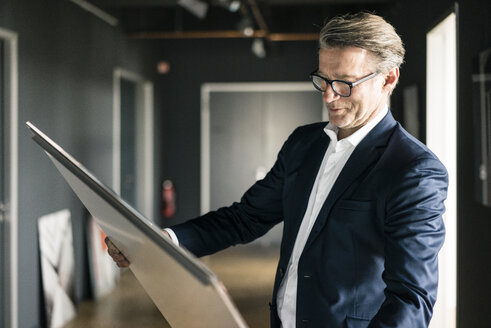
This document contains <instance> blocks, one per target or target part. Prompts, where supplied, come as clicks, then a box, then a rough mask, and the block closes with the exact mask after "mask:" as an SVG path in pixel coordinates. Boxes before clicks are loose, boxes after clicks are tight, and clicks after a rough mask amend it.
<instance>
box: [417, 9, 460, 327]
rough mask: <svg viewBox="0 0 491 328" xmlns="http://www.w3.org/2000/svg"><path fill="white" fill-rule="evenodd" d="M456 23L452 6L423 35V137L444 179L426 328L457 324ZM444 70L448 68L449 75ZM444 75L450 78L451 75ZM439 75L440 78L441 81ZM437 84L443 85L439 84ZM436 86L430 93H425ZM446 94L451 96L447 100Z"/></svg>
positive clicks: (457, 15)
mask: <svg viewBox="0 0 491 328" xmlns="http://www.w3.org/2000/svg"><path fill="white" fill-rule="evenodd" d="M458 20H459V10H458V4H457V3H454V5H453V6H452V7H451V8H449V10H447V11H445V12H443V13H442V15H441V17H438V20H437V21H435V23H434V24H433V25H432V26H430V28H429V29H428V30H427V31H426V53H427V59H426V67H427V72H426V95H427V96H426V121H425V125H426V131H425V136H426V137H425V139H426V144H427V145H428V146H429V147H430V148H431V149H432V151H433V152H435V153H436V155H437V156H438V157H439V158H440V159H441V160H442V162H443V163H444V165H445V166H446V168H447V171H448V175H449V186H448V193H447V200H446V201H445V207H446V212H445V214H444V215H443V217H444V220H445V229H446V235H445V244H444V245H443V247H442V249H441V250H440V253H439V255H438V258H439V260H438V261H439V288H438V297H437V301H436V304H435V306H434V308H433V310H434V311H433V318H432V320H431V322H430V326H429V327H431V328H439V327H445V328H453V327H456V326H457V313H458V311H457V306H458V304H457V303H458V297H457V220H458V218H457V213H458V199H457V190H458V185H457V184H458V178H457V177H458V167H457V164H458V163H457V148H458V147H457V138H458V127H457V125H458V120H457V116H458V94H459V92H458V90H459V85H458V81H459V71H458V42H459V34H458ZM449 28H451V29H449ZM449 48H451V49H453V50H455V51H451V50H449ZM442 49H443V51H442ZM441 54H445V56H446V57H445V58H442V57H441ZM450 67H452V68H453V70H454V71H453V72H452V70H451V69H450ZM449 72H452V73H455V75H454V76H452V75H450V74H451V73H449ZM441 73H444V74H446V75H445V76H444V78H442V76H441ZM441 80H443V81H445V83H443V84H442V83H440V81H441ZM437 85H438V87H436V90H432V89H431V88H432V87H434V86H437ZM452 94H454V95H455V97H449V96H448V95H452ZM442 113H444V115H442ZM442 117H443V118H444V119H442Z"/></svg>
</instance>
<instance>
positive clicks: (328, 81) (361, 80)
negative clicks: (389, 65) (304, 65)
mask: <svg viewBox="0 0 491 328" xmlns="http://www.w3.org/2000/svg"><path fill="white" fill-rule="evenodd" d="M377 74H378V72H373V73H371V74H368V75H367V76H365V77H362V78H361V79H359V80H358V81H355V82H349V81H344V80H329V79H328V78H326V77H324V76H322V75H320V74H319V69H316V70H314V71H313V72H312V73H310V75H309V78H310V80H311V81H312V84H313V85H314V88H316V89H317V90H319V91H320V92H326V91H327V84H329V85H330V86H331V89H332V91H334V93H335V94H337V95H338V96H340V97H345V98H348V97H350V96H351V92H352V91H353V87H355V86H357V85H358V84H360V83H363V82H365V81H368V80H370V79H371V78H374V77H375V76H376V75H377ZM314 76H316V77H319V78H321V79H322V80H324V81H326V83H327V84H326V90H322V89H321V88H320V87H319V86H318V85H317V84H315V83H314V79H313V77H314ZM333 82H341V83H345V84H347V85H348V86H349V95H347V96H345V95H342V94H340V93H339V92H338V91H336V89H335V88H334V87H333V85H332V84H333Z"/></svg>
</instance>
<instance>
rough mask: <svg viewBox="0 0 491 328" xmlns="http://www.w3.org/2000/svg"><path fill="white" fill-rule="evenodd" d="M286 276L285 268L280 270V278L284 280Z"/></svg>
mask: <svg viewBox="0 0 491 328" xmlns="http://www.w3.org/2000/svg"><path fill="white" fill-rule="evenodd" d="M284 275H285V271H284V270H283V268H280V277H282V278H283V276H284Z"/></svg>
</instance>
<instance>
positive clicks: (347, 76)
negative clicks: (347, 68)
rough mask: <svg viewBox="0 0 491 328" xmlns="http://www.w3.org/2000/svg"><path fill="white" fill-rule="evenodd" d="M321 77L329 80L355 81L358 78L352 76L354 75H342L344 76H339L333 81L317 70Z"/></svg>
mask: <svg viewBox="0 0 491 328" xmlns="http://www.w3.org/2000/svg"><path fill="white" fill-rule="evenodd" d="M317 71H318V72H319V73H320V74H321V75H323V76H324V77H326V78H328V79H329V80H355V79H357V78H358V77H357V76H354V75H349V74H344V75H339V76H337V77H336V78H335V79H331V78H330V77H328V76H327V74H324V73H323V72H321V71H320V70H317Z"/></svg>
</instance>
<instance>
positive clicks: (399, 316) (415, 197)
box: [369, 158, 448, 328]
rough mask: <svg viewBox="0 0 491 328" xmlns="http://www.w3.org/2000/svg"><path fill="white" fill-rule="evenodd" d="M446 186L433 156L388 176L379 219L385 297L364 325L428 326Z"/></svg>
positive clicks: (379, 327)
mask: <svg viewBox="0 0 491 328" xmlns="http://www.w3.org/2000/svg"><path fill="white" fill-rule="evenodd" d="M447 186H448V176H447V172H446V170H445V168H444V166H443V165H442V164H441V163H440V162H439V161H438V160H437V159H435V158H431V159H422V160H421V159H420V160H418V161H416V162H413V163H412V164H411V165H410V168H409V169H407V170H405V171H404V172H403V173H402V174H401V177H400V179H396V180H395V181H394V182H393V187H392V188H391V190H390V192H389V193H388V196H387V198H386V217H385V222H384V238H385V268H384V273H383V276H382V277H383V280H384V281H385V283H386V285H387V287H386V288H385V291H384V293H385V301H384V302H383V304H382V306H381V307H380V309H379V311H378V313H377V314H376V315H375V317H374V318H373V319H372V321H371V322H370V325H369V327H372V328H375V327H377V328H388V327H397V328H401V327H404V328H405V327H407V328H419V327H421V328H422V327H428V325H429V322H430V319H431V316H432V314H433V305H434V304H435V301H436V295H437V286H438V252H439V250H440V248H441V247H442V245H443V241H444V238H445V227H444V223H443V218H442V215H443V213H444V211H445V207H444V201H445V198H446V195H447Z"/></svg>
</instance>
